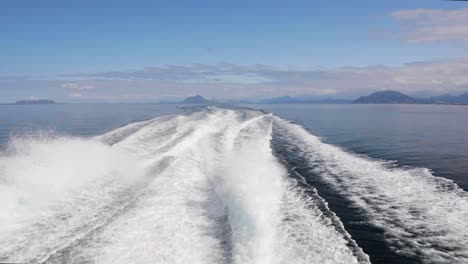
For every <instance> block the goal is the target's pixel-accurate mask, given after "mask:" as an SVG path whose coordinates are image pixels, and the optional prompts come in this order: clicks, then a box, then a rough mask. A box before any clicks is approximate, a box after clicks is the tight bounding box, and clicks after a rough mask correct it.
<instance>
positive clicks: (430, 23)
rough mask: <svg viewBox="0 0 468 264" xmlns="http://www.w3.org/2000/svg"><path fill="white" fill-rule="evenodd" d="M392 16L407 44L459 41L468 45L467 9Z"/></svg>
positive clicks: (402, 11) (415, 10) (423, 10)
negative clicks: (398, 23) (400, 28)
mask: <svg viewBox="0 0 468 264" xmlns="http://www.w3.org/2000/svg"><path fill="white" fill-rule="evenodd" d="M392 16H393V17H394V18H395V19H396V20H397V21H399V22H401V26H402V30H403V35H402V36H401V37H403V38H404V39H406V40H407V41H409V42H413V43H422V42H438V41H459V42H463V43H465V44H467V43H468V9H457V10H440V9H413V10H400V11H397V12H394V13H392Z"/></svg>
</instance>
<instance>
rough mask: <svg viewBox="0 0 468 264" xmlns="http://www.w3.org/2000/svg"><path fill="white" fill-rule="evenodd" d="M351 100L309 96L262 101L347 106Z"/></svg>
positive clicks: (262, 101)
mask: <svg viewBox="0 0 468 264" xmlns="http://www.w3.org/2000/svg"><path fill="white" fill-rule="evenodd" d="M350 102H351V100H349V99H337V98H312V97H307V96H303V97H302V96H298V97H291V96H282V97H274V98H266V99H263V100H261V101H260V103H262V104H347V103H350Z"/></svg>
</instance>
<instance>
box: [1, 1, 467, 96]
mask: <svg viewBox="0 0 468 264" xmlns="http://www.w3.org/2000/svg"><path fill="white" fill-rule="evenodd" d="M467 9H468V2H449V1H435V0H424V1H422V0H412V1H400V0H391V1H375V0H365V1H364V0H356V1H335V2H332V1H287V2H286V1H21V0H20V1H8V0H6V1H2V3H1V6H0V32H1V36H2V40H1V41H0V102H9V101H14V100H17V99H24V98H51V99H55V100H58V101H65V102H88V101H90V102H91V101H93V102H94V101H105V102H133V101H134V102H144V101H145V102H146V101H158V100H161V99H167V98H179V97H184V96H187V95H192V94H196V93H200V94H203V95H205V96H206V97H211V98H219V99H221V98H251V97H255V98H259V97H269V96H281V95H311V96H317V97H346V98H351V97H353V96H357V95H360V94H363V93H368V92H370V91H373V90H374V91H375V90H381V89H396V90H401V91H404V92H407V93H409V94H413V95H423V96H424V95H426V96H429V95H432V94H439V93H447V92H450V93H460V92H463V91H467V90H468V89H467V88H468V80H467V79H466V77H464V76H466V75H467V74H466V73H468V72H467V71H468V62H467V60H466V59H465V58H466V51H467V49H466V48H467V42H468V41H467V37H465V36H467V34H468V10H467ZM447 69H448V70H447Z"/></svg>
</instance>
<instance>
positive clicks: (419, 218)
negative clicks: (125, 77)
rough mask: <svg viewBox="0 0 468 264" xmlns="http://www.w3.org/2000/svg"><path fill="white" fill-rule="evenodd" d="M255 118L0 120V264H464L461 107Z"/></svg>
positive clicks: (87, 112) (299, 109) (315, 109)
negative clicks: (14, 263)
mask: <svg viewBox="0 0 468 264" xmlns="http://www.w3.org/2000/svg"><path fill="white" fill-rule="evenodd" d="M250 107H252V106H250ZM254 107H261V108H264V109H265V110H268V111H269V112H273V114H268V113H266V112H261V111H256V110H247V109H240V108H230V109H227V108H221V107H206V108H195V109H190V110H182V109H181V108H179V106H177V105H153V104H121V105H111V104H108V105H106V104H102V105H100V104H94V105H65V104H64V105H48V106H45V105H38V106H15V105H3V106H0V110H1V111H0V136H1V145H2V153H1V154H0V203H1V207H0V208H1V209H0V237H2V239H1V240H0V261H3V262H27V263H370V262H371V263H468V222H467V221H466V219H468V195H467V192H466V191H465V190H464V188H465V189H466V186H467V185H466V183H467V181H466V174H464V172H466V170H465V169H466V166H467V165H468V162H467V159H466V157H467V153H466V152H467V149H468V148H466V146H467V141H466V139H465V138H464V134H463V132H464V131H465V128H466V126H467V124H468V122H467V121H468V120H467V116H468V115H467V110H466V108H463V107H457V106H354V105H329V106H326V105H320V106H318V105H292V106H284V105H283V106H281V105H275V106H266V105H262V106H254ZM290 121H295V122H296V123H301V124H302V125H303V126H304V127H303V126H301V125H298V124H295V123H291V122H290ZM124 124H127V125H124ZM122 125H124V126H122ZM440 127H443V128H444V129H439V128H440ZM308 129H309V130H308ZM310 130H311V131H312V132H310ZM428 131H429V132H428ZM463 146H465V147H463ZM449 153H450V154H449ZM448 155H450V156H448ZM439 160H440V162H438V161H439ZM450 163H452V165H449V164H450ZM446 168H449V169H446ZM450 179H453V180H454V181H455V182H453V181H451V180H450Z"/></svg>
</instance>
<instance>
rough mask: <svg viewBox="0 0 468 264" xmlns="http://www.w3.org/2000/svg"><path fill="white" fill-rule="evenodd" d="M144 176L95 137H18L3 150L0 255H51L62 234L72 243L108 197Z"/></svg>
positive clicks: (24, 257)
mask: <svg viewBox="0 0 468 264" xmlns="http://www.w3.org/2000/svg"><path fill="white" fill-rule="evenodd" d="M143 174H144V172H143V169H142V168H141V167H139V165H138V161H137V160H136V159H134V158H133V157H132V156H131V155H128V154H127V153H124V152H121V151H119V150H116V149H111V148H110V147H108V146H106V145H104V144H102V143H100V142H97V141H93V140H84V139H77V138H65V137H56V136H51V135H46V136H44V135H43V136H39V137H38V136H35V137H27V138H16V139H14V140H13V141H12V142H11V143H10V145H9V146H8V148H7V150H6V152H5V153H2V154H0V204H1V205H0V208H1V210H0V236H1V237H2V239H1V240H0V259H2V260H3V259H5V258H6V259H7V260H9V261H25V260H30V259H31V258H37V259H40V257H39V256H43V257H47V252H46V251H47V250H49V251H53V250H54V249H58V248H60V247H61V246H62V245H63V244H67V243H68V242H64V241H61V240H62V239H63V238H64V237H68V238H69V239H70V241H71V240H73V239H74V238H77V237H79V236H80V235H82V234H83V232H86V230H88V229H87V228H85V227H84V226H86V225H90V224H92V223H93V221H94V220H96V219H97V216H96V218H94V217H93V216H92V214H98V212H99V211H97V210H99V209H100V207H101V206H103V205H104V204H105V201H106V198H109V197H106V196H111V195H112V193H117V192H118V191H119V190H123V189H125V187H126V186H130V185H131V183H132V182H134V179H139V178H140V179H141V178H142V177H143V176H142V175H143ZM73 206H77V207H78V208H72V207H73ZM89 214H91V215H89ZM80 227H81V228H82V232H78V231H77V230H76V229H79V228H80ZM73 232H74V233H73Z"/></svg>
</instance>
